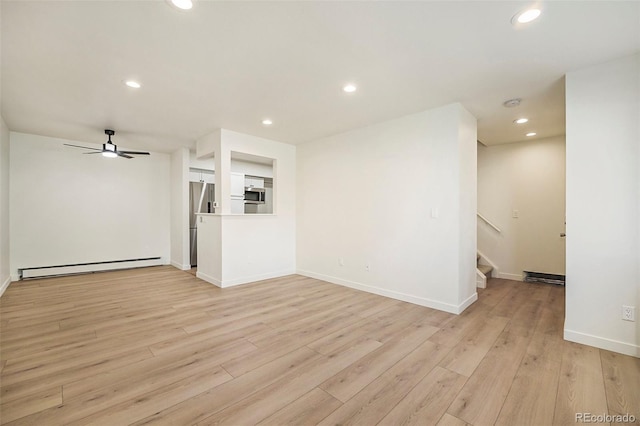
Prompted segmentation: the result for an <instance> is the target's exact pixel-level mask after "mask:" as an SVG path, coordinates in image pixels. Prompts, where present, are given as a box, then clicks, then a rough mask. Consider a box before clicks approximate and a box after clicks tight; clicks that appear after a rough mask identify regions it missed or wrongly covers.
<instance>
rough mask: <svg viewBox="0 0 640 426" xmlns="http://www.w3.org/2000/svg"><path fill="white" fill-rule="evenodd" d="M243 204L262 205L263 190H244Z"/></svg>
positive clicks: (251, 188) (250, 188)
mask: <svg viewBox="0 0 640 426" xmlns="http://www.w3.org/2000/svg"><path fill="white" fill-rule="evenodd" d="M244 203H245V204H264V188H253V187H249V188H245V190H244Z"/></svg>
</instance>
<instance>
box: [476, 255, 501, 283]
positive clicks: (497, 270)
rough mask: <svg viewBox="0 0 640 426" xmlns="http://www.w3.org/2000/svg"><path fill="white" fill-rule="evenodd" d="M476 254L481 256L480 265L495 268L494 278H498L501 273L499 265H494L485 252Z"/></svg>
mask: <svg viewBox="0 0 640 426" xmlns="http://www.w3.org/2000/svg"><path fill="white" fill-rule="evenodd" d="M476 252H477V253H478V254H479V255H480V261H481V262H480V264H481V265H487V264H488V265H489V266H491V267H492V268H493V271H492V274H491V275H492V276H494V277H497V276H498V274H499V273H500V268H498V265H496V264H495V263H493V262H492V261H491V259H489V258H488V257H487V256H486V255H485V254H484V253H483V252H481V251H480V250H476Z"/></svg>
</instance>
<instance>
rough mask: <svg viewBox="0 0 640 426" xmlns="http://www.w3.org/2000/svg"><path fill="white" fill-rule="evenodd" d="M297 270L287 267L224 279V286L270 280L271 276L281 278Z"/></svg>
mask: <svg viewBox="0 0 640 426" xmlns="http://www.w3.org/2000/svg"><path fill="white" fill-rule="evenodd" d="M295 273H296V271H295V270H293V269H286V270H284V271H275V272H267V273H265V274H258V275H251V276H248V277H241V278H235V279H232V280H223V281H222V288H227V287H233V286H236V285H242V284H249V283H254V282H256V281H262V280H269V279H271V278H280V277H284V276H287V275H293V274H295Z"/></svg>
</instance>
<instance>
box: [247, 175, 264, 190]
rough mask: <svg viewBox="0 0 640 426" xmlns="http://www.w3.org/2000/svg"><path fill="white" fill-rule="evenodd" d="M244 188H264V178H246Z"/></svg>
mask: <svg viewBox="0 0 640 426" xmlns="http://www.w3.org/2000/svg"><path fill="white" fill-rule="evenodd" d="M244 186H246V187H247V188H264V178H261V177H255V176H245V178H244Z"/></svg>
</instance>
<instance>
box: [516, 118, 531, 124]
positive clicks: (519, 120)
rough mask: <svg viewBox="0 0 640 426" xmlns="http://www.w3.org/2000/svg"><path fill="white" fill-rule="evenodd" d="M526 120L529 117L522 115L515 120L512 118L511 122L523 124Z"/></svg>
mask: <svg viewBox="0 0 640 426" xmlns="http://www.w3.org/2000/svg"><path fill="white" fill-rule="evenodd" d="M527 121H529V119H528V118H524V117H522V118H518V119H517V120H513V122H514V123H516V124H524V123H526V122H527Z"/></svg>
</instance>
